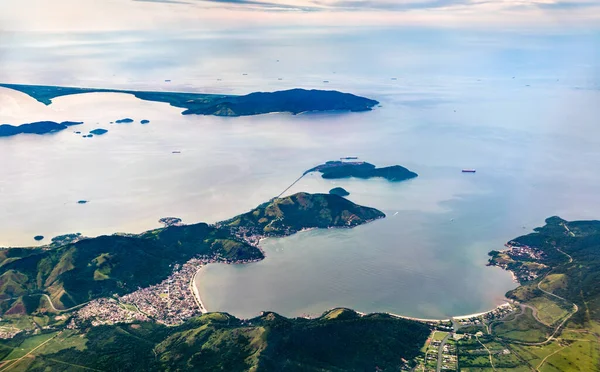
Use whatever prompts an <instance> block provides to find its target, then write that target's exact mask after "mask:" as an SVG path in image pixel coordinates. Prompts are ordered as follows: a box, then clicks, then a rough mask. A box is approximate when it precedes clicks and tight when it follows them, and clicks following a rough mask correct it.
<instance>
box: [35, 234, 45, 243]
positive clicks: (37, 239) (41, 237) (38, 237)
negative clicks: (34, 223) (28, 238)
mask: <svg viewBox="0 0 600 372" xmlns="http://www.w3.org/2000/svg"><path fill="white" fill-rule="evenodd" d="M33 240H35V241H37V242H39V241H41V240H44V236H43V235H36V236H34V237H33Z"/></svg>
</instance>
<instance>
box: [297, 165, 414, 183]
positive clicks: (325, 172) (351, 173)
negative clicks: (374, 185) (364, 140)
mask: <svg viewBox="0 0 600 372" xmlns="http://www.w3.org/2000/svg"><path fill="white" fill-rule="evenodd" d="M311 172H320V173H322V176H321V177H323V178H326V179H338V178H349V177H356V178H363V179H369V178H374V177H381V178H385V179H386V180H388V181H392V182H399V181H405V180H409V179H411V178H415V177H417V176H418V174H416V173H414V172H412V171H410V170H408V169H406V168H404V167H402V166H400V165H394V166H391V167H383V168H377V167H376V166H375V165H373V164H370V163H367V162H363V161H345V160H332V161H328V162H326V163H324V164H320V165H317V166H316V167H313V168H311V169H309V170H307V171H306V172H304V174H305V175H306V174H308V173H311Z"/></svg>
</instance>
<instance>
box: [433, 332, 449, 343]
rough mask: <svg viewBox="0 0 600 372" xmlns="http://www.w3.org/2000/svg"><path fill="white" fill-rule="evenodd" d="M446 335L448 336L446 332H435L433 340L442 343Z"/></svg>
mask: <svg viewBox="0 0 600 372" xmlns="http://www.w3.org/2000/svg"><path fill="white" fill-rule="evenodd" d="M447 335H448V332H442V331H435V333H434V335H433V339H434V340H438V341H442V340H443V339H444V337H446V336H447Z"/></svg>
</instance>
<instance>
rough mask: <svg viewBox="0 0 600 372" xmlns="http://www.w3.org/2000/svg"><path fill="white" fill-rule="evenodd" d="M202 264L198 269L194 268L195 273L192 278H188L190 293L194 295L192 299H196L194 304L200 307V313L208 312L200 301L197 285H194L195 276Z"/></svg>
mask: <svg viewBox="0 0 600 372" xmlns="http://www.w3.org/2000/svg"><path fill="white" fill-rule="evenodd" d="M203 266H204V265H202V266H200V267H199V268H198V270H196V273H194V275H192V279H191V280H190V289H191V290H192V294H193V295H194V300H196V304H197V305H198V307H199V308H200V312H201V313H202V314H206V313H207V312H208V310H207V309H206V306H205V305H204V303H203V302H202V298H201V297H200V291H199V290H198V286H197V285H196V277H197V276H198V274H199V273H200V270H202V267H203Z"/></svg>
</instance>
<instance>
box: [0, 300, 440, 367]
mask: <svg viewBox="0 0 600 372" xmlns="http://www.w3.org/2000/svg"><path fill="white" fill-rule="evenodd" d="M428 334H429V328H428V327H427V326H425V325H423V324H420V323H417V322H414V321H409V320H404V319H398V318H393V317H391V316H388V315H385V314H370V315H365V316H360V315H358V314H357V313H356V312H354V311H352V310H347V309H333V310H331V311H328V312H326V313H325V314H323V315H322V316H321V317H319V318H316V319H304V318H296V319H288V318H284V317H282V316H280V315H277V314H275V313H272V312H265V313H263V315H262V316H260V317H257V318H254V319H250V320H247V321H243V320H240V319H237V318H235V317H233V316H231V315H228V314H224V313H209V314H205V315H203V316H201V317H197V318H194V319H191V320H189V321H187V322H186V323H184V324H183V325H181V326H178V327H164V326H160V325H157V324H154V323H135V324H130V325H125V324H122V325H113V326H100V327H92V328H88V329H84V330H81V331H70V330H67V331H65V332H63V333H61V334H58V335H57V336H56V338H55V339H52V340H51V341H50V343H49V344H47V345H44V347H42V348H41V349H39V350H38V351H37V352H36V353H35V358H28V359H27V360H24V361H22V362H20V363H22V364H21V367H24V366H26V369H27V370H29V371H45V370H48V369H51V370H53V371H67V370H70V369H72V368H74V367H77V366H83V367H87V368H94V369H97V370H115V368H117V370H123V371H125V370H126V371H156V370H170V371H175V370H194V371H248V370H250V371H306V370H315V371H316V370H318V371H341V370H343V371H373V370H381V371H397V370H399V369H400V367H401V366H402V365H403V364H404V363H403V361H402V359H403V358H404V359H411V358H413V357H414V356H416V355H417V354H418V352H419V348H420V347H421V345H422V344H423V343H424V342H425V339H426V338H427V335H428ZM21 342H23V340H22V339H19V338H18V337H17V338H16V339H14V340H11V341H1V342H0V345H1V346H4V347H3V348H2V350H4V349H8V350H10V348H12V347H17V346H18V345H20V343H21Z"/></svg>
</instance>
